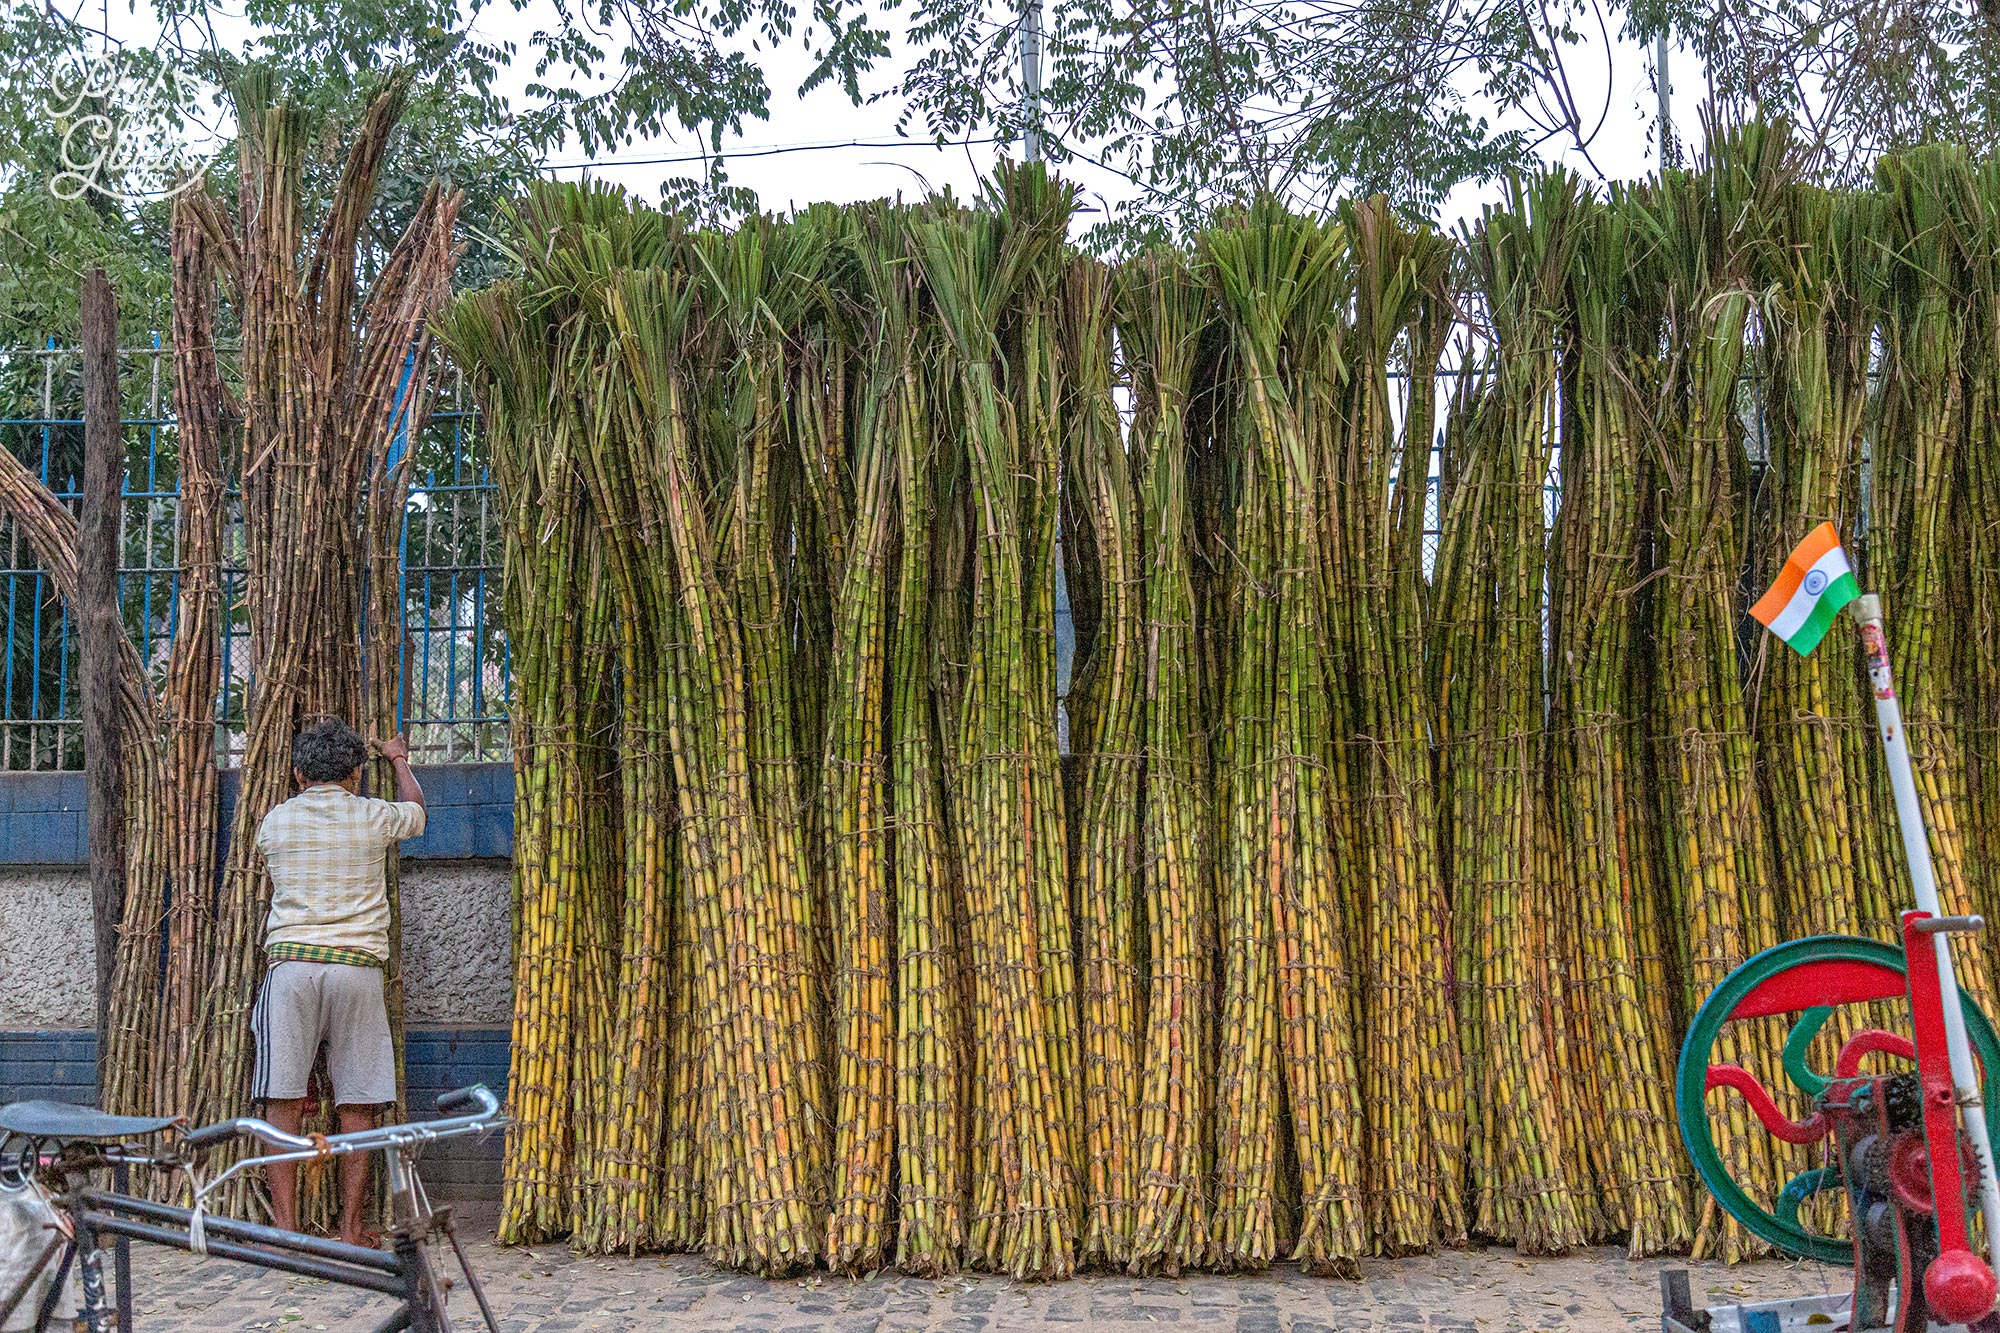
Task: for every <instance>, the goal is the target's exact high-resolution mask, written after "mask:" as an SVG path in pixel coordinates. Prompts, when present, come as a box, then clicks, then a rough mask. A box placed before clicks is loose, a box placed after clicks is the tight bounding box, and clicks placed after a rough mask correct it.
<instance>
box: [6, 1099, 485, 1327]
mask: <svg viewBox="0 0 2000 1333" xmlns="http://www.w3.org/2000/svg"><path fill="white" fill-rule="evenodd" d="M467 1104H471V1105H474V1106H476V1107H477V1109H476V1110H474V1111H471V1112H470V1113H467V1114H464V1115H458V1116H454V1117H450V1118H447V1119H443V1120H434V1121H430V1122H427V1123H421V1124H399V1125H385V1126H381V1127H378V1128H375V1129H368V1130H359V1131H356V1132H354V1133H351V1134H338V1135H332V1136H328V1137H326V1138H324V1139H320V1140H315V1139H310V1138H302V1137H300V1136H297V1135H293V1134H287V1133H285V1132H284V1131H283V1130H280V1129H278V1128H277V1127H276V1126H274V1125H271V1124H269V1123H268V1122H266V1121H263V1120H257V1119H252V1118H248V1117H243V1118H239V1119H235V1120H230V1121H225V1122H223V1123H221V1124H216V1125H209V1126H205V1127H203V1128H202V1129H198V1130H194V1131H192V1132H190V1133H186V1134H183V1135H181V1136H180V1138H179V1139H178V1140H177V1141H176V1142H175V1143H174V1144H173V1145H172V1147H171V1148H170V1149H169V1150H167V1151H164V1152H156V1151H152V1150H148V1149H146V1148H143V1147H138V1146H135V1145H130V1144H123V1143H120V1144H103V1145H98V1144H89V1145H86V1144H81V1143H70V1144H66V1145H64V1146H62V1147H61V1148H60V1150H59V1151H58V1152H57V1153H56V1154H55V1155H54V1157H53V1158H52V1159H49V1160H46V1161H44V1162H43V1163H41V1169H40V1170H39V1171H38V1172H37V1174H38V1175H40V1176H41V1177H42V1178H43V1179H44V1180H45V1181H46V1182H47V1183H48V1184H50V1185H51V1186H53V1187H54V1188H52V1189H51V1195H52V1197H53V1200H54V1202H55V1205H56V1207H57V1208H58V1209H60V1210H61V1211H62V1212H63V1213H65V1214H66V1215H67V1216H68V1217H69V1218H70V1220H71V1222H72V1224H73V1225H74V1227H75V1236H74V1238H73V1239H72V1240H71V1241H70V1243H69V1244H68V1246H67V1247H66V1248H65V1252H64V1253H63V1255H62V1259H61V1263H60V1266H59V1267H58V1269H57V1273H56V1279H55V1281H54V1283H53V1284H51V1286H50V1288H49V1291H48V1294H47V1295H46V1297H45V1298H44V1300H43V1302H42V1307H41V1309H40V1310H39V1311H38V1314H37V1319H36V1323H35V1328H36V1330H37V1333H41V1330H43V1329H45V1328H46V1327H47V1326H48V1322H49V1320H50V1319H51V1318H52V1317H53V1315H54V1311H55V1306H56V1304H57V1302H58V1301H59V1300H60V1298H61V1293H62V1291H63V1288H64V1285H65V1282H66V1280H67V1278H68V1275H69V1270H70V1268H71V1266H72V1265H73V1264H77V1263H79V1262H80V1265H81V1268H80V1276H81V1279H82V1282H81V1285H82V1288H83V1291H82V1306H83V1308H82V1310H81V1311H80V1318H81V1320H82V1322H83V1324H84V1326H85V1327H86V1328H87V1329H88V1330H89V1333H110V1330H111V1329H112V1328H113V1327H114V1324H113V1319H114V1314H113V1311H112V1310H111V1309H110V1308H109V1305H108V1303H107V1301H106V1298H105V1292H104V1282H103V1274H102V1257H101V1247H102V1244H103V1241H104V1240H105V1239H107V1238H108V1239H110V1240H111V1241H112V1242H113V1243H114V1247H115V1248H114V1263H115V1265H116V1279H117V1280H116V1284H115V1285H116V1287H117V1310H116V1314H115V1319H116V1324H115V1327H116V1328H117V1329H119V1330H120V1333H128V1331H129V1330H131V1329H132V1327H133V1324H132V1302H131V1283H130V1280H129V1273H130V1263H129V1247H130V1243H131V1242H132V1241H135V1240H136V1241H139V1242H141V1243H143V1244H148V1245H159V1246H163V1247H165V1248H168V1249H177V1250H182V1251H186V1252H190V1253H202V1254H206V1255H209V1256H211V1257H214V1258H218V1259H229V1260H232V1261H235V1262H239V1263H246V1264H251V1265H253V1266H255V1267H258V1268H264V1269H268V1270H271V1271H274V1272H280V1273H291V1274H296V1275H298V1276H301V1277H312V1278H318V1279H320V1280H322V1281H325V1282H331V1283H335V1284H337V1285H339V1286H344V1287H352V1288H356V1289H358V1290H362V1291H369V1292H375V1293H379V1294H381V1295H385V1296H392V1297H395V1298H396V1299H397V1302H398V1304H397V1306H396V1309H395V1310H394V1311H393V1312H392V1313H391V1314H390V1315H389V1317H388V1318H387V1319H386V1320H384V1321H383V1322H382V1323H381V1324H380V1325H378V1326H377V1328H376V1330H375V1333H398V1331H399V1330H403V1329H408V1330H411V1333H450V1329H451V1324H450V1321H449V1319H448V1318H447V1316H446V1314H445V1309H444V1295H445V1291H446V1289H447V1284H446V1283H445V1282H444V1281H443V1280H442V1278H441V1276H440V1274H439V1273H438V1271H437V1269H436V1266H435V1265H434V1264H433V1263H432V1261H431V1251H430V1238H431V1236H432V1235H433V1233H435V1232H438V1231H442V1232H443V1233H444V1235H445V1237H446V1239H447V1240H449V1242H450V1243H451V1246H452V1249H453V1250H454V1252H455V1253H456V1255H457V1258H458V1261H459V1266H460V1268H461V1269H462V1270H463V1272H464V1273H465V1276H466V1282H467V1285H468V1286H469V1287H470V1288H471V1289H472V1292H473V1295H474V1297H475V1299H476V1300H477V1301H478V1303H479V1309H480V1313H481V1314H482V1315H483V1316H484V1317H485V1320H486V1322H487V1325H488V1327H489V1328H493V1329H497V1324H496V1323H495V1322H494V1319H493V1313H492V1310H491V1309H490V1308H489V1307H488V1305H487V1303H486V1296H485V1293H484V1292H483V1291H482V1290H481V1289H480V1286H479V1281H478V1279H477V1277H475V1276H474V1275H473V1272H472V1269H471V1266H470V1265H469V1264H468V1263H467V1262H466V1259H465V1250H464V1247H463V1246H461V1245H460V1244H459V1241H458V1236H457V1233H456V1232H455V1231H454V1229H453V1226H452V1218H451V1209H450V1208H449V1207H445V1208H433V1207H432V1205H431V1201H430V1197H429V1195H428V1193H427V1192H426V1191H425V1189H424V1185H423V1180H422V1178H421V1177H420V1176H419V1175H418V1173H417V1170H416V1164H415V1162H414V1161H413V1160H412V1158H413V1154H414V1153H415V1151H416V1150H417V1149H418V1148H420V1147H422V1146H423V1145H424V1144H426V1143H430V1142H434V1141H436V1140H439V1139H446V1138H457V1137H461V1136H464V1135H467V1134H474V1133H480V1132H484V1131H486V1130H490V1129H492V1128H494V1127H495V1126H496V1125H497V1124H498V1123H499V1103H498V1101H497V1099H495V1098H494V1096H493V1094H492V1093H490V1092H488V1091H487V1090H486V1089H485V1088H467V1089H461V1090H460V1091H458V1092H454V1093H449V1094H447V1095H446V1096H445V1097H443V1098H441V1099H439V1106H440V1108H441V1109H447V1110H449V1109H454V1108H455V1107H457V1106H463V1105H467ZM236 1137H248V1138H251V1139H255V1140H257V1141H258V1142H260V1143H263V1144H265V1145H267V1146H269V1147H273V1148H276V1149H277V1150H278V1151H276V1152H273V1153H266V1154H264V1155H261V1156H254V1157H248V1158H245V1159H243V1160H242V1161H239V1162H237V1163H235V1164H233V1165H232V1166H230V1167H229V1168H228V1169H226V1170H225V1171H223V1172H222V1174H221V1175H219V1176H217V1177H216V1178H215V1179H214V1180H212V1181H210V1182H209V1183H208V1185H207V1186H206V1187H204V1194H205V1193H206V1191H209V1190H213V1189H215V1188H216V1187H217V1186H219V1185H221V1184H222V1183H223V1182H224V1181H227V1180H229V1179H230V1178H231V1177H233V1176H235V1175H237V1174H238V1173H239V1172H241V1171H243V1170H245V1169H246V1168H249V1167H255V1166H266V1165H270V1164H272V1163H274V1162H299V1161H306V1160H309V1159H314V1158H325V1157H337V1156H347V1155H351V1154H353V1153H360V1152H383V1153H385V1154H386V1156H387V1165H388V1174H389V1209H390V1239H391V1241H392V1249H390V1250H371V1249H367V1248H365V1247H362V1246H358V1245H349V1244H346V1243H345V1242H342V1241H337V1240H326V1239H322V1238H320V1237H316V1236H307V1235H303V1234H301V1233H299V1232H295V1231H286V1230H283V1229H281V1228H278V1227H270V1226H262V1225H258V1224H256V1223H252V1222H241V1221H237V1220H235V1219H233V1218H223V1217H209V1216H207V1215H206V1214H205V1212H203V1211H202V1210H201V1209H199V1208H180V1207H175V1206H172V1205H169V1204H161V1203H154V1202H152V1201H151V1200H148V1199H141V1198H136V1197H134V1196H132V1195H130V1194H128V1193H126V1192H125V1190H126V1185H125V1178H126V1172H127V1169H128V1168H129V1167H131V1166H134V1165H142V1166H151V1167H157V1168H163V1169H170V1170H179V1169H181V1168H183V1167H184V1166H186V1165H187V1163H188V1160H189V1158H188V1152H189V1150H190V1149H201V1148H205V1147H209V1146H212V1145H214V1144H217V1143H220V1142H222V1141H224V1140H226V1139H230V1138H236ZM105 1166H109V1167H110V1168H111V1169H112V1173H113V1177H112V1188H111V1189H110V1190H102V1189H98V1188H95V1187H94V1186H93V1185H91V1184H90V1181H89V1177H90V1174H91V1173H92V1172H94V1171H96V1170H98V1169H99V1168H102V1167H105ZM48 1258H49V1256H48V1254H44V1256H43V1257H42V1261H41V1263H40V1264H38V1265H37V1267H36V1271H35V1272H33V1273H30V1274H29V1275H28V1276H27V1277H26V1278H24V1279H23V1280H22V1282H21V1283H20V1284H19V1287H18V1289H17V1290H16V1291H14V1292H12V1293H0V1310H3V1309H11V1308H12V1305H13V1304H15V1303H17V1302H18V1301H19V1300H20V1298H21V1294H22V1293H23V1292H25V1291H26V1290H27V1289H28V1288H29V1287H31V1286H32V1285H33V1283H34V1281H35V1279H36V1277H37V1276H38V1275H39V1272H40V1270H41V1268H43V1267H46V1265H47V1262H48Z"/></svg>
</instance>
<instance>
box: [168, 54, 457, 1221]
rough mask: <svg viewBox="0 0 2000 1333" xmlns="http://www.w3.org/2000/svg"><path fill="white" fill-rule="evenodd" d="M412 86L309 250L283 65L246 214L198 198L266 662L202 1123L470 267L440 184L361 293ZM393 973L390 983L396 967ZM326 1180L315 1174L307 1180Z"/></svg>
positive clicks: (254, 77) (257, 697) (258, 129)
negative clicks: (306, 739)
mask: <svg viewBox="0 0 2000 1333" xmlns="http://www.w3.org/2000/svg"><path fill="white" fill-rule="evenodd" d="M409 87H410V76H409V74H408V73H407V72H401V73H398V74H395V75H392V76H390V78H388V79H387V80H386V81H385V83H384V85H383V87H382V90H381V91H380V92H378V93H377V94H376V95H375V96H374V98H373V99H372V100H371V101H370V102H369V104H368V106H367V109H366V111H365V113H364V115H363V117H362V122H361V126H360V129H359V131H358V133H357V134H356V136H355V141H354V144H353V146H352V148H351V150H350V151H349V153H348V156H347V162H346V166H345V168H344V170H343V173H342V175H341V178H340V184H339V186H338V188H337V190H336V191H335V192H334V194H333V197H332V198H331V200H330V201H329V205H328V214H327V218H326V220H325V222H324V224H323V225H322V226H321V227H320V228H319V229H318V231H317V235H316V236H315V237H314V238H313V239H311V240H310V241H309V240H308V233H307V229H306V220H305V218H304V216H303V204H304V199H305V193H304V190H303V186H302V183H301V181H302V176H303V173H304V170H305V159H306V156H307V153H308V149H309V144H310V143H311V141H312V140H313V137H314V136H313V134H312V132H311V127H310V126H309V125H308V123H307V118H306V116H305V113H304V112H303V110H302V109H301V107H300V106H299V105H298V104H296V103H295V102H293V101H291V100H289V99H287V98H284V97H281V96H279V95H278V89H277V88H276V86H275V84H274V83H273V82H272V80H271V78H270V77H269V75H268V74H260V73H253V74H251V75H248V76H246V77H245V79H244V80H243V81H242V82H241V83H239V84H238V86H237V88H236V89H235V101H236V107H237V119H238V124H239V126H240V128H241V133H240V136H239V140H238V151H239V158H240V161H241V170H240V178H239V193H238V207H237V210H236V216H235V217H234V218H231V217H230V216H229V214H228V212H227V210H226V209H225V208H224V207H223V205H222V204H221V203H220V202H219V201H218V200H216V199H215V198H214V197H213V196H212V195H210V194H208V193H206V192H205V191H189V192H188V195H187V198H188V201H189V204H190V206H191V207H192V208H193V209H194V210H195V212H196V215H197V216H198V217H199V218H200V219H201V222H202V226H203V228H204V229H205V230H206V231H207V233H208V236H209V239H210V241H211V242H212V243H213V244H214V245H215V248H216V253H217V256H218V260H219V263H220V268H221V271H222V274H223V277H224V280H225V283H226V285H227V287H228V288H229V289H230V290H231V291H232V292H233V294H234V303H235V306H236V309H237V312H238V315H239V317H240V320H241V324H242V342H243V358H242V376H243V411H244V438H243V450H242V457H243V472H242V477H241V491H242V512H243V525H244V534H245V543H246V564H247V566H248V573H247V577H246V582H245V593H246V603H247V612H248V621H249V626H250V638H251V652H252V655H253V657H254V659H255V661H256V663H257V672H256V679H255V681H254V682H253V683H252V686H251V692H250V699H249V704H248V709H247V712H248V723H247V735H246V738H245V752H244V758H243V764H242V773H243V781H242V786H241V789H240V791H239V794H238V797H237V803H236V811H235V822H234V826H233V828H232V830H231V836H230V842H229V846H230V853H229V861H228V864H227V866H226V867H225V870H224V874H223V882H222V888H221V893H220V897H219V899H218V903H217V909H216V930H215V934H214V936H213V937H212V939H213V946H212V948H211V949H210V950H209V953H210V956H211V960H212V971H211V973H210V979H209V986H208V990H207V994H206V996H205V1000H204V1009H203V1012H204V1018H203V1022H204V1024H205V1028H206V1045H207V1058H206V1059H205V1060H204V1061H203V1062H202V1069H203V1077H202V1080H201V1087H200V1088H199V1097H198V1098H197V1101H198V1104H197V1105H195V1106H190V1107H185V1108H183V1109H184V1110H186V1111H188V1112H189V1113H190V1114H192V1115H194V1116H196V1117H205V1118H217V1117H222V1116H227V1115H232V1114H236V1113H237V1112H238V1111H239V1110H240V1109H241V1107H242V1106H243V1104H244V1101H245V1096H246V1093H247V1091H248V1084H249V1077H248V1076H249V1042H248V1039H247V1038H248V1029H249V1025H248V1018H249V1012H250V1003H251V999H252V996H253V994H254V992H255V990H256V986H257V983H258V980H259V976H260V973H261V971H262V953H263V950H262V934H263V925H264V916H265V912H266V909H267V906H268V902H269V883H268V880H267V878H266V876H265V873H264V867H263V865H262V864H261V862H260V860H259V857H258V853H257V849H256V832H257V826H258V824H259V822H260V821H261V820H262V819H263V817H264V815H265V814H266V813H267V812H268V811H269V810H270V809H271V808H272V807H273V806H275V805H276V804H278V803H279V802H280V801H282V800H283V799H284V798H285V796H286V795H287V794H288V793H289V792H290V790H291V776H292V765H291V743H292V738H293V736H294V735H295V734H296V732H297V730H298V727H299V724H300V723H301V721H302V720H303V719H305V718H306V717H308V716H311V715H313V714H316V713H333V714H336V715H339V716H341V717H345V718H349V719H353V720H357V721H365V720H366V719H365V718H363V716H362V707H361V705H362V693H361V686H362V680H361V670H360V663H361V658H362V653H361V651H360V649H361V647H362V644H361V635H362V633H363V628H364V627H363V624H362V620H361V617H360V615H359V610H360V601H359V595H360V584H361V578H362V573H363V570H362V567H361V566H362V551H361V534H362V528H363V523H362V508H361V503H360V497H361V494H362V490H363V485H362V483H363V480H364V478H365V477H366V476H367V475H368V472H369V471H370V469H371V467H372V466H373V465H374V463H375V460H377V459H380V458H381V457H382V455H383V454H384V453H385V452H386V450H387V449H388V447H389V444H390V441H391V439H392V438H393V437H394V436H395V434H396V433H397V432H398V431H399V430H401V429H403V428H404V427H405V425H406V424H407V423H405V422H404V421H403V419H402V417H401V416H400V414H399V413H397V412H396V411H395V408H396V406H397V404H398V403H399V402H400V401H405V400H407V401H410V402H413V403H414V402H420V401H422V400H423V399H424V397H425V394H424V393H423V392H422V391H421V390H419V391H417V392H415V393H412V392H411V388H412V386H416V385H419V384H421V383H422V382H425V381H427V380H428V379H429V378H430V377H431V376H433V375H434V374H435V373H436V368H435V366H434V364H432V359H431V358H429V357H427V356H423V355H421V353H422V352H423V348H424V337H423V329H424V325H425V322H426V320H427V319H428V318H429V316H430V314H431V313H432V311H433V310H434V309H435V308H436V306H437V304H438V302H439V301H440V300H441V299H442V297H443V294H444V292H445V289H446V287H447V286H448V283H449V279H450V273H451V269H452V266H453V263H454V262H455V259H456V252H455V249H454V247H453V245H452V243H451V240H450V235H451V230H452V227H453V221H454V217H455V215H456V211H457V206H458V196H457V195H455V194H453V193H449V192H445V191H441V190H435V189H434V190H431V191H428V192H427V193H426V194H425V196H424V198H423V199H422V201H421V203H420V205H419V207H418V209H417V210H416V213H415V215H414V216H413V218H412V220H411V222H410V224H409V227H408V228H407V229H406V230H405V232H404V233H403V235H402V236H401V237H400V238H399V239H398V240H397V241H396V243H395V245H394V246H392V247H391V248H390V250H389V253H388V254H387V255H386V256H384V257H383V259H382V261H381V263H380V265H379V267H378V268H377V270H376V271H375V273H374V274H373V276H372V279H371V281H370V283H369V286H368V290H367V291H366V293H365V295H364V293H363V292H362V291H361V289H360V281H359V257H360V251H359V244H360V233H361V228H362V226H363V225H364V224H365V223H366V221H367V219H368V217H369V216H370V210H371V208H372V202H373V199H374V194H375V184H376V178H377V174H378V172H379V170H380V167H381V163H382V160H383V158H384V156H385V154H386V151H387V148H388V142H389V138H390V135H391V133H392V131H393V129H394V128H395V125H396V122H397V120H398V118H399V116H400V114H401V111H402V108H403V105H404V102H405V100H406V98H407V95H408V91H409ZM413 350H414V351H415V352H416V353H418V354H419V356H418V360H416V361H415V362H414V363H413V361H412V353H413ZM397 625H398V626H399V625H400V618H398V621H397ZM387 628H388V629H389V631H391V633H393V632H396V627H395V626H392V627H387ZM385 639H386V641H387V646H386V647H384V646H378V647H377V648H375V649H373V650H372V651H375V652H381V651H387V652H388V653H389V654H390V655H391V657H392V658H394V657H396V656H398V654H396V653H395V649H394V647H393V638H392V637H389V636H388V635H386V634H385ZM392 910H393V904H392ZM388 965H389V971H390V975H391V978H392V979H393V978H394V977H395V976H396V975H397V974H398V969H397V967H396V963H395V960H394V959H391V960H389V963H388ZM330 1118H331V1107H329V1106H325V1105H322V1106H321V1107H320V1108H319V1109H318V1111H317V1113H316V1115H315V1116H314V1117H313V1118H311V1119H309V1120H308V1128H319V1127H320V1126H321V1125H322V1124H325V1123H328V1122H330ZM313 1178H314V1177H313V1173H308V1175H307V1182H308V1185H309V1186H311V1185H312V1184H313ZM329 1183H330V1181H329ZM304 1197H305V1200H306V1204H307V1208H306V1214H307V1216H308V1218H309V1219H310V1218H312V1217H316V1216H320V1215H323V1214H324V1213H326V1212H327V1211H328V1210H329V1205H330V1203H331V1191H330V1189H317V1188H315V1189H311V1190H310V1191H309V1192H308V1193H307V1194H306V1195H305V1196H304Z"/></svg>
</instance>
